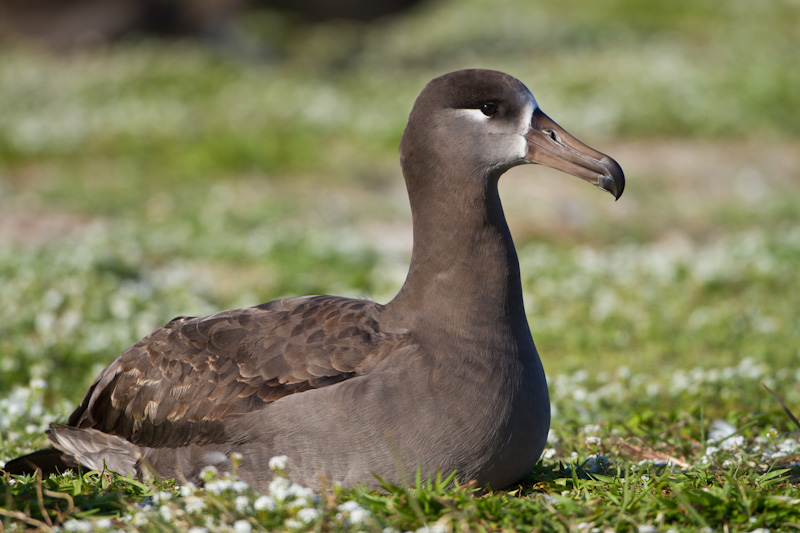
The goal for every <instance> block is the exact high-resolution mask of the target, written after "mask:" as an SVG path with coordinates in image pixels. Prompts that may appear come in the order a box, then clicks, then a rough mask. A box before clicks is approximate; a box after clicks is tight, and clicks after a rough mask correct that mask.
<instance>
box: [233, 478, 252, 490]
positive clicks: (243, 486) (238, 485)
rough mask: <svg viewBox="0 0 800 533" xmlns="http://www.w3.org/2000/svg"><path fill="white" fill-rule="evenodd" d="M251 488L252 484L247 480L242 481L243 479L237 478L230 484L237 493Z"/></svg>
mask: <svg viewBox="0 0 800 533" xmlns="http://www.w3.org/2000/svg"><path fill="white" fill-rule="evenodd" d="M249 488H250V485H248V484H247V483H246V482H244V481H242V480H241V479H237V480H235V481H232V482H231V485H230V489H231V490H232V491H233V492H235V493H237V494H241V493H243V492H244V491H246V490H247V489H249Z"/></svg>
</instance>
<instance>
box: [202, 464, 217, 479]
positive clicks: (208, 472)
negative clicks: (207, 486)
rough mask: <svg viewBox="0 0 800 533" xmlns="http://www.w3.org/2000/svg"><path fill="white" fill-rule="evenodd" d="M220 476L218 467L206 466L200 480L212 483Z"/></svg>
mask: <svg viewBox="0 0 800 533" xmlns="http://www.w3.org/2000/svg"><path fill="white" fill-rule="evenodd" d="M218 475H219V472H218V471H217V469H216V467H213V466H211V465H208V466H204V467H203V469H202V470H201V471H200V479H202V480H203V481H211V480H212V479H216V478H217V476H218Z"/></svg>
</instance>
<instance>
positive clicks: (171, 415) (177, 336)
mask: <svg viewBox="0 0 800 533" xmlns="http://www.w3.org/2000/svg"><path fill="white" fill-rule="evenodd" d="M381 307H382V306H381V305H379V304H376V303H374V302H370V301H364V300H353V299H348V298H339V297H335V296H309V297H300V298H288V299H284V300H275V301H272V302H269V303H266V304H262V305H259V306H256V307H251V308H248V309H237V310H234V311H223V312H221V313H216V314H214V315H211V316H207V317H200V318H194V317H178V318H175V319H174V320H172V321H171V322H169V323H168V324H167V325H165V326H164V327H162V328H160V329H158V330H156V331H154V332H153V333H151V334H150V335H148V336H147V337H145V338H144V339H142V340H141V341H139V342H137V343H136V344H134V345H133V346H131V347H130V348H128V349H127V350H126V351H125V352H123V353H122V355H120V356H119V357H118V358H117V359H116V360H115V361H114V362H113V363H111V364H110V365H109V366H108V367H106V368H105V369H104V370H103V371H102V372H101V373H100V375H99V376H98V377H97V378H96V379H95V381H94V383H92V385H91V386H90V387H89V390H88V391H87V392H86V395H85V396H84V398H83V401H82V402H81V404H80V406H79V407H78V408H77V409H76V410H75V411H74V412H73V413H72V415H71V416H70V418H69V421H68V422H67V425H68V426H73V427H77V428H93V429H97V430H100V431H103V432H105V433H110V434H113V435H117V436H120V437H123V438H125V439H126V440H128V441H130V442H132V443H133V444H137V445H140V446H164V447H176V446H185V445H187V444H189V443H194V444H205V443H209V442H214V441H216V440H218V439H220V438H221V437H222V436H223V427H222V424H221V421H222V420H223V419H224V418H225V417H227V416H228V415H231V414H237V413H247V412H250V411H255V410H257V409H261V408H263V407H264V406H266V405H267V404H269V403H272V402H274V401H275V400H278V399H280V398H283V397H284V396H288V395H290V394H296V393H300V392H304V391H307V390H310V389H318V388H320V387H325V386H328V385H333V384H334V383H338V382H340V381H344V380H346V379H348V378H351V377H353V376H358V375H363V374H364V373H366V372H369V370H370V369H371V368H372V367H373V366H374V365H375V364H376V363H378V362H379V361H381V360H383V359H384V358H385V357H386V356H388V355H389V354H390V353H392V352H393V351H394V350H396V349H397V348H399V347H400V346H402V345H403V344H406V343H408V342H409V339H408V336H407V335H405V334H403V333H400V332H383V331H381V329H380V323H379V322H378V320H377V319H378V317H379V311H380V308H381Z"/></svg>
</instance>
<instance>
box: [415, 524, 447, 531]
mask: <svg viewBox="0 0 800 533" xmlns="http://www.w3.org/2000/svg"><path fill="white" fill-rule="evenodd" d="M416 533H447V526H445V525H444V524H432V525H430V526H422V527H421V528H419V529H417V531H416Z"/></svg>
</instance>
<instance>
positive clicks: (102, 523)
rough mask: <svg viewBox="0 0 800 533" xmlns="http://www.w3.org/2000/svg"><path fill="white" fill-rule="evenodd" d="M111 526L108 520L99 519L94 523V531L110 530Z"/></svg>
mask: <svg viewBox="0 0 800 533" xmlns="http://www.w3.org/2000/svg"><path fill="white" fill-rule="evenodd" d="M113 526H114V524H112V523H111V519H109V518H100V519H98V520H96V521H95V523H94V527H95V529H111V528H112V527H113Z"/></svg>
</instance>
